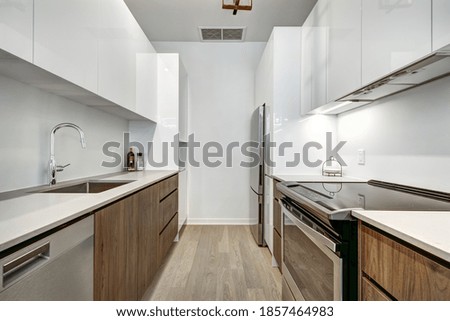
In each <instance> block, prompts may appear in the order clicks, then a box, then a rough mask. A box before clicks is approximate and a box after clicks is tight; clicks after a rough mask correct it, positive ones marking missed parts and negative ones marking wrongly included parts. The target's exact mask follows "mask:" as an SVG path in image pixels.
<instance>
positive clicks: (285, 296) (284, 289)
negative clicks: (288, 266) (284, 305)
mask: <svg viewBox="0 0 450 321" xmlns="http://www.w3.org/2000/svg"><path fill="white" fill-rule="evenodd" d="M281 300H282V301H295V298H294V295H293V294H292V292H291V289H290V288H289V285H288V284H287V282H286V280H285V279H284V277H283V279H282V281H281Z"/></svg>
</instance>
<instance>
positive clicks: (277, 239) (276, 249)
mask: <svg viewBox="0 0 450 321" xmlns="http://www.w3.org/2000/svg"><path fill="white" fill-rule="evenodd" d="M273 256H274V257H275V261H277V263H278V268H279V269H280V271H281V236H280V234H278V232H277V230H275V229H274V230H273Z"/></svg>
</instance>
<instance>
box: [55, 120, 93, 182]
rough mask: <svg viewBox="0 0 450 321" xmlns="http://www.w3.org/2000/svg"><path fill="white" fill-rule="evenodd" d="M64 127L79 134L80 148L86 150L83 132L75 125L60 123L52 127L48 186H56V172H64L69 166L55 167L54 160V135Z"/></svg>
mask: <svg viewBox="0 0 450 321" xmlns="http://www.w3.org/2000/svg"><path fill="white" fill-rule="evenodd" d="M64 127H71V128H74V129H76V130H77V131H78V133H79V134H80V142H81V147H82V148H86V140H85V139H84V132H83V130H82V129H81V128H80V127H78V126H77V125H75V124H72V123H61V124H58V125H56V126H55V127H53V129H52V132H51V134H50V163H49V170H48V174H49V181H50V185H55V184H56V172H62V171H63V170H64V168H66V167H67V166H69V165H70V164H66V165H62V166H61V165H56V160H55V133H56V131H57V130H58V129H60V128H64Z"/></svg>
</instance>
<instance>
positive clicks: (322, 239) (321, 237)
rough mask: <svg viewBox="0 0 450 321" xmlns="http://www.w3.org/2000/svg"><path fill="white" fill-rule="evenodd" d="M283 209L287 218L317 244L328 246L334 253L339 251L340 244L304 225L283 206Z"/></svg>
mask: <svg viewBox="0 0 450 321" xmlns="http://www.w3.org/2000/svg"><path fill="white" fill-rule="evenodd" d="M282 208H283V214H284V215H286V216H287V217H289V219H290V220H291V221H292V222H293V223H294V224H295V225H296V226H297V227H298V228H299V229H300V230H302V231H303V233H305V234H306V235H308V236H309V237H310V238H312V239H314V240H315V241H316V242H318V243H320V244H322V245H324V246H326V247H327V248H328V249H330V250H331V251H333V252H334V253H336V252H337V251H339V243H336V242H335V241H333V240H332V239H330V238H328V237H326V236H324V235H322V234H320V233H318V232H317V231H315V230H314V229H312V228H311V227H309V226H308V225H306V224H305V223H303V222H302V221H301V220H300V219H299V218H298V217H296V216H295V215H293V214H292V213H291V212H290V211H289V210H288V209H287V208H286V207H285V206H284V205H283V206H282Z"/></svg>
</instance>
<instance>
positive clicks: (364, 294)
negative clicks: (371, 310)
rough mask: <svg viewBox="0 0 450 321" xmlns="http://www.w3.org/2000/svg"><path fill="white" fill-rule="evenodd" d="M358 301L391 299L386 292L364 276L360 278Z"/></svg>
mask: <svg viewBox="0 0 450 321" xmlns="http://www.w3.org/2000/svg"><path fill="white" fill-rule="evenodd" d="M360 301H392V300H391V299H390V298H389V297H388V296H387V295H386V294H384V293H383V292H382V291H381V290H380V289H378V288H377V287H376V285H374V284H373V283H372V282H370V281H369V280H368V279H367V278H366V277H362V278H361V300H360Z"/></svg>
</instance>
